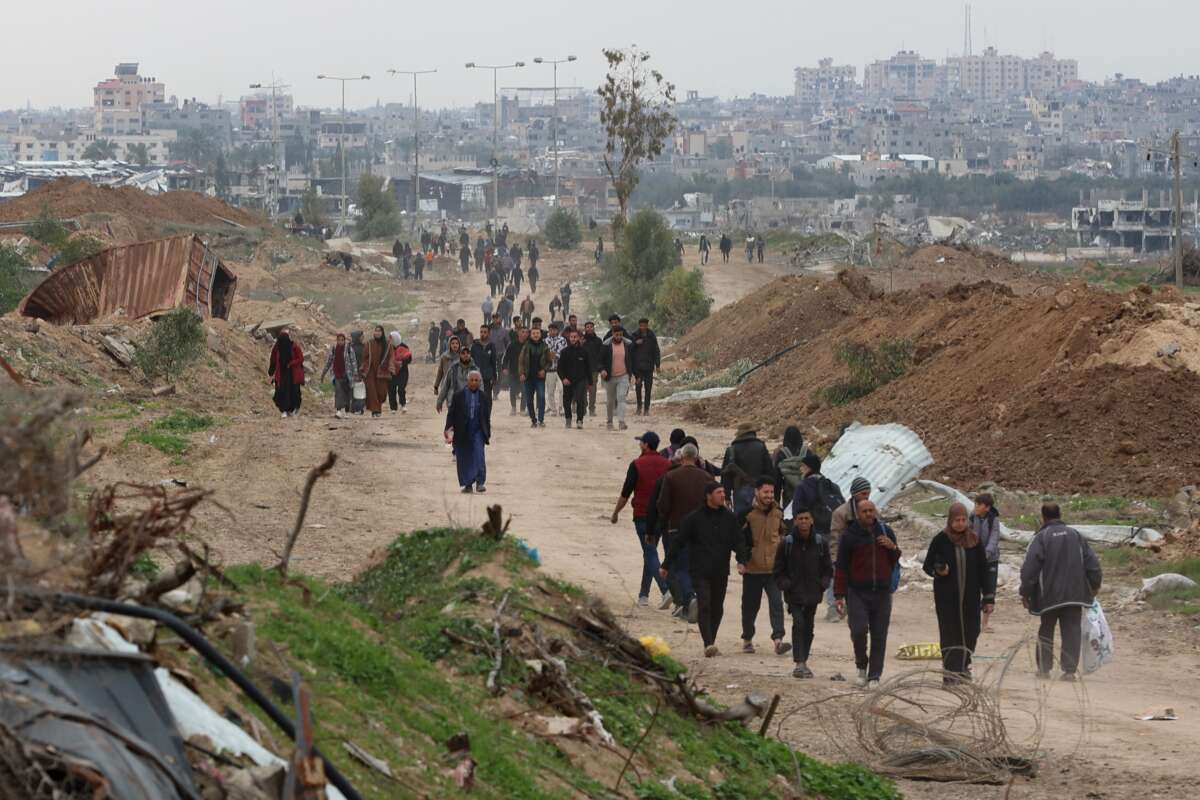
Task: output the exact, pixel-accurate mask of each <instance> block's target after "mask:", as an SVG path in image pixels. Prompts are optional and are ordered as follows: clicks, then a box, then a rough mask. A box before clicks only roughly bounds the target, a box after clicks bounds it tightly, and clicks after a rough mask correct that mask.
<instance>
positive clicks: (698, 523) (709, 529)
mask: <svg viewBox="0 0 1200 800" xmlns="http://www.w3.org/2000/svg"><path fill="white" fill-rule="evenodd" d="M685 548H686V549H687V551H688V562H689V563H688V569H689V571H690V572H691V577H692V586H693V587H694V588H695V590H696V605H697V617H698V622H699V626H700V638H701V640H702V641H703V642H704V656H705V658H712V657H713V656H716V655H719V654H720V650H718V649H717V631H718V630H720V627H721V617H722V616H723V615H724V613H725V594H726V592H727V590H728V588H729V556H730V554H731V553H732V554H733V555H734V557H735V558H736V560H737V564H738V568H737V570H738V574H745V572H746V562H747V561H749V560H750V548H749V546H748V545H747V543H746V538H745V536H743V535H742V531H741V526H740V525H739V524H738V521H737V517H735V516H734V515H733V512H732V511H730V510H729V509H728V508H726V507H725V490H724V489H723V488H721V484H719V483H716V482H715V481H713V482H711V483H709V484H707V485H706V486H705V487H704V505H703V506H701V507H700V508H699V509H697V510H696V511H693V512H692V513H691V514H689V515H688V516H686V517H685V518H684V519H683V521H682V522H681V523H680V525H679V535H678V536H677V537H675V538H674V539H673V540H672V542H671V547H670V549H669V550H668V551H667V557H666V558H665V559H664V560H663V566H662V569H660V570H659V574H660V575H662V577H663V578H667V577H668V576H669V575H670V571H671V569H672V567H673V566H674V564H675V562H676V561H677V560H678V558H679V554H680V552H681V551H683V550H684V549H685Z"/></svg>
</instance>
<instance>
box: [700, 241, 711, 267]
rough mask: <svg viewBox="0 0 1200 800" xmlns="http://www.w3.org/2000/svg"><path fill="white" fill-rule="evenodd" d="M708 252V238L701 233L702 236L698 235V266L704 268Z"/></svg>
mask: <svg viewBox="0 0 1200 800" xmlns="http://www.w3.org/2000/svg"><path fill="white" fill-rule="evenodd" d="M708 250H709V247H708V236H706V235H705V234H703V233H702V234H700V246H699V251H700V266H704V265H705V264H707V263H708Z"/></svg>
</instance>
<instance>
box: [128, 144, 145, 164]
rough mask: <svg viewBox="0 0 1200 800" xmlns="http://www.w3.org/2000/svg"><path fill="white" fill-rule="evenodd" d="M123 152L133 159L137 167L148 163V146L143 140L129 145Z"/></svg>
mask: <svg viewBox="0 0 1200 800" xmlns="http://www.w3.org/2000/svg"><path fill="white" fill-rule="evenodd" d="M125 154H126V155H128V156H129V157H130V158H131V159H133V163H135V164H137V165H138V166H139V167H144V166H146V165H147V164H149V163H150V147H149V146H148V145H146V144H145V143H143V142H138V143H137V144H131V145H129V146H128V147H126V148H125Z"/></svg>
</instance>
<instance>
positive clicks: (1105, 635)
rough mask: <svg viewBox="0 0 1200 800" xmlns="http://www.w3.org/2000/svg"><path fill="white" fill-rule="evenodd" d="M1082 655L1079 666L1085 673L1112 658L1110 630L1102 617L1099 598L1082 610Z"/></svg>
mask: <svg viewBox="0 0 1200 800" xmlns="http://www.w3.org/2000/svg"><path fill="white" fill-rule="evenodd" d="M1081 625H1082V626H1083V657H1082V659H1081V661H1080V666H1081V667H1082V668H1083V673H1084V674H1085V675H1090V674H1092V673H1093V672H1095V671H1096V670H1098V669H1100V668H1101V667H1102V666H1104V665H1105V664H1107V663H1108V662H1110V661H1112V660H1113V638H1112V630H1111V629H1109V627H1108V620H1107V619H1105V618H1104V609H1102V608H1101V607H1100V601H1099V600H1093V601H1092V605H1091V606H1090V607H1088V608H1085V609H1084V610H1083V616H1082V617H1081Z"/></svg>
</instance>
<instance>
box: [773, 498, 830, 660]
mask: <svg viewBox="0 0 1200 800" xmlns="http://www.w3.org/2000/svg"><path fill="white" fill-rule="evenodd" d="M774 575H775V583H776V585H777V586H778V587H779V590H780V591H781V592H782V593H783V596H784V599H785V600H787V607H788V613H789V614H791V615H792V662H793V664H794V665H795V666H794V668H793V669H792V677H793V678H811V677H812V676H813V672H812V670H811V669H809V666H808V658H809V655H810V654H811V652H812V643H813V634H814V632H815V631H814V623H815V620H816V615H817V607H818V606H819V605H821V595H822V594H824V593H825V588H826V587H827V586H830V585H832V584H833V562H832V561H831V560H830V557H829V541H828V540H827V539H826V538H825V537H824V536H821V535H819V534H818V533H817V532H816V531H814V530H813V519H812V514H811V513H810V512H809V510H808V509H807V508H801V509H799V510H798V511H797V512H796V514H795V516H794V517H793V518H792V532H791V533H790V534H789V535H788V536H786V537H784V540H783V541H782V542H781V543H780V545H779V547H778V548H777V549H776V551H775V572H774Z"/></svg>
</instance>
